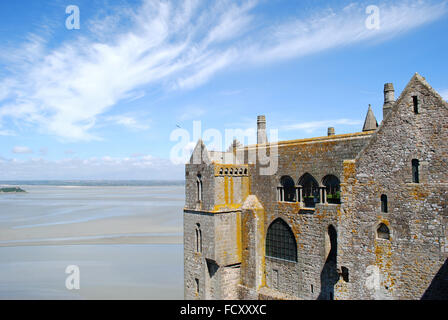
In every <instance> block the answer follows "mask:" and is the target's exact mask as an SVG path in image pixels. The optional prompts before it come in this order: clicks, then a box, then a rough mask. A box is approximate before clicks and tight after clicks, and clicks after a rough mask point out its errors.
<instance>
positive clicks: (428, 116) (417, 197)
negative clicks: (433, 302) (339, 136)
mask: <svg viewBox="0 0 448 320" xmlns="http://www.w3.org/2000/svg"><path fill="white" fill-rule="evenodd" d="M413 96H417V97H418V101H419V108H418V109H419V110H418V111H419V112H418V114H416V113H414V108H413V98H412V97H413ZM447 129H448V106H447V104H446V103H444V102H442V100H441V99H440V97H439V96H438V95H437V93H435V92H434V91H433V90H432V89H431V88H430V87H429V85H428V84H427V83H426V82H425V81H424V80H423V79H422V78H421V77H419V76H418V75H416V76H414V78H413V79H412V80H411V82H410V83H409V84H408V86H407V88H406V89H405V90H404V91H403V93H402V95H401V97H400V98H399V100H398V101H397V103H396V104H395V106H394V108H393V109H392V111H391V112H390V113H389V114H388V116H387V118H386V119H385V120H384V121H383V124H382V126H381V127H380V128H379V130H378V131H377V133H376V134H375V135H374V136H373V138H372V140H371V142H370V143H369V145H368V146H367V147H366V148H365V150H363V151H362V152H361V153H360V155H359V156H358V158H357V159H356V161H353V162H347V163H346V170H345V178H344V180H345V184H344V185H343V195H344V204H343V210H342V214H341V216H340V219H339V225H340V228H339V230H340V232H341V233H342V234H343V235H344V236H343V237H342V239H341V241H339V248H338V251H339V258H338V264H339V265H340V266H345V267H347V268H348V269H349V273H350V280H349V281H350V282H351V284H350V285H344V284H340V286H339V287H338V292H337V296H338V298H340V299H420V298H422V297H424V298H431V297H432V298H434V297H441V289H440V288H443V287H444V286H445V287H444V288H445V291H444V294H445V297H446V294H447V289H448V286H447V281H448V279H447V278H446V274H447V272H446V265H447V263H446V261H447V258H448V252H447V250H446V243H447V231H446V226H447V222H448V211H447V205H446V202H447V199H448V197H447V196H448V184H447V182H448V170H447V169H448V162H447V159H448V154H447V151H448V130H447ZM412 159H418V160H419V161H420V164H421V167H420V183H413V182H412V165H411V160H412ZM382 194H385V195H387V198H388V212H387V213H384V212H381V201H380V198H381V195H382ZM380 223H384V224H385V225H387V226H388V227H389V229H390V239H389V240H386V239H381V238H379V237H378V235H377V228H378V225H379V224H380ZM436 274H440V275H441V276H439V278H437V277H436ZM443 275H445V276H443ZM432 288H436V289H434V290H433V289H432ZM437 292H438V293H437Z"/></svg>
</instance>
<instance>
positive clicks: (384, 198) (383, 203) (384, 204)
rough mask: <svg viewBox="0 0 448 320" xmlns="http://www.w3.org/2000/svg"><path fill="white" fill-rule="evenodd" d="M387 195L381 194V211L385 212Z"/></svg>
mask: <svg viewBox="0 0 448 320" xmlns="http://www.w3.org/2000/svg"><path fill="white" fill-rule="evenodd" d="M387 210H388V209H387V196H386V195H385V194H383V195H381V212H384V213H387V212H388V211H387Z"/></svg>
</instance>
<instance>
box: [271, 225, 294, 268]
mask: <svg viewBox="0 0 448 320" xmlns="http://www.w3.org/2000/svg"><path fill="white" fill-rule="evenodd" d="M266 256H268V257H272V258H278V259H283V260H288V261H294V262H297V244H296V239H295V237H294V234H293V233H292V231H291V228H290V227H289V226H288V224H287V223H286V222H285V221H283V220H282V219H280V218H279V219H277V220H275V221H274V222H272V223H271V225H270V226H269V228H268V233H267V235H266Z"/></svg>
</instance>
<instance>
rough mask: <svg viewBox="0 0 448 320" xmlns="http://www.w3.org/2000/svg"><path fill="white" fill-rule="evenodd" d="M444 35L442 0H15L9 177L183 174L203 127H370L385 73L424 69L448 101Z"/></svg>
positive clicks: (398, 75) (6, 79) (302, 133)
mask: <svg viewBox="0 0 448 320" xmlns="http://www.w3.org/2000/svg"><path fill="white" fill-rule="evenodd" d="M69 5H76V6H78V7H79V10H80V29H79V30H76V29H75V30H68V29H67V28H66V19H67V18H68V17H69V14H66V7H67V6H69ZM370 5H374V6H377V8H378V9H379V11H378V14H379V20H378V21H379V25H378V28H374V29H372V28H368V27H367V26H366V20H367V19H369V16H370V14H369V12H366V8H367V7H368V6H370ZM447 30H448V2H447V1H442V0H434V1H430V0H427V1H408V0H398V1H366V2H362V1H361V2H359V1H357V2H354V1H318V0H303V1H290V0H269V1H267V0H251V1H226V0H220V1H205V0H204V1H200V0H197V1H196V0H191V1H158V0H154V1H151V0H142V1H131V0H119V1H118V0H114V1H108V0H96V1H95V0H93V1H74V0H70V1H63V0H52V1H47V0H41V1H32V0H18V1H2V2H1V3H0V65H1V68H0V146H1V148H0V180H15V179H182V178H183V173H184V168H183V165H179V164H178V163H173V162H172V161H171V160H170V155H171V152H172V150H173V148H174V147H175V146H176V145H178V144H179V141H180V140H179V141H177V140H174V141H172V139H170V136H171V135H172V134H173V132H176V131H175V130H179V127H180V128H182V129H181V130H187V132H189V133H190V136H189V141H188V143H187V145H186V146H185V150H191V148H192V146H193V145H194V143H195V141H194V139H193V131H192V130H193V121H201V128H202V130H203V131H205V130H207V129H216V130H218V131H219V132H222V133H223V134H224V130H225V129H243V130H245V129H249V128H250V129H254V128H255V126H256V116H257V115H259V114H265V115H266V118H267V122H268V128H271V129H278V132H279V138H280V139H282V140H283V139H296V138H305V137H312V136H322V135H325V134H326V130H327V127H328V126H334V127H335V128H336V133H349V132H357V131H360V130H361V128H362V124H363V120H364V117H365V115H366V112H367V108H368V105H369V104H371V105H372V109H373V111H374V113H375V115H376V117H377V120H378V121H381V120H382V104H383V93H382V91H383V86H384V83H386V82H393V83H394V86H395V90H396V96H398V95H399V94H400V92H401V91H402V90H403V88H404V86H405V85H406V83H407V82H408V81H409V80H410V78H411V77H412V75H413V74H414V73H415V72H419V73H420V74H421V75H422V76H424V77H425V78H426V79H427V80H428V82H429V83H430V84H431V85H432V86H433V87H434V88H435V89H436V90H437V91H438V92H439V93H441V94H442V96H444V97H445V98H447V97H448V77H446V74H448V72H447V71H448V67H447V63H446V52H448V42H447V41H446V32H447ZM206 142H207V141H206ZM225 143H226V142H225V141H223V142H222V144H223V145H224V146H223V148H224V147H225V148H226V147H227V146H226V145H225Z"/></svg>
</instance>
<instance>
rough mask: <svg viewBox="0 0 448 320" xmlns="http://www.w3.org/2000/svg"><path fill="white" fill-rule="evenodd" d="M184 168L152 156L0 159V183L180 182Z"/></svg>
mask: <svg viewBox="0 0 448 320" xmlns="http://www.w3.org/2000/svg"><path fill="white" fill-rule="evenodd" d="M184 174H185V172H184V165H183V164H180V165H174V164H172V163H171V162H169V161H166V160H164V159H160V158H157V157H154V156H152V155H139V156H136V157H110V156H104V157H92V158H88V159H78V158H65V159H60V160H47V159H44V158H34V159H28V160H18V159H4V158H3V159H2V158H0V180H22V179H25V180H59V179H79V180H82V179H87V180H91V179H122V180H127V179H161V180H167V179H168V180H170V179H171V180H172V179H179V180H181V179H183V178H184Z"/></svg>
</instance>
